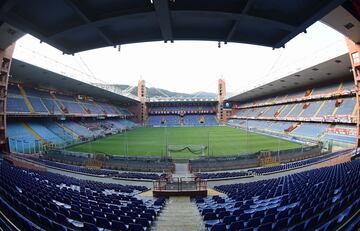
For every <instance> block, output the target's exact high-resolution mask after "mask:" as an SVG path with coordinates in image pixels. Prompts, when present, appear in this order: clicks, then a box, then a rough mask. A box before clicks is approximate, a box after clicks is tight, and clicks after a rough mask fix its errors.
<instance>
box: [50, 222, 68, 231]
mask: <svg viewBox="0 0 360 231" xmlns="http://www.w3.org/2000/svg"><path fill="white" fill-rule="evenodd" d="M52 227H53V229H52V230H54V231H66V228H65V227H64V226H62V225H60V224H58V223H56V222H53V223H52Z"/></svg>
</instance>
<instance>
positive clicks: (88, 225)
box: [84, 222, 99, 231]
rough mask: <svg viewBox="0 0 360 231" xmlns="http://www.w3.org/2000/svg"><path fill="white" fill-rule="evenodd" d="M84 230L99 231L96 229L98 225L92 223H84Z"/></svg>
mask: <svg viewBox="0 0 360 231" xmlns="http://www.w3.org/2000/svg"><path fill="white" fill-rule="evenodd" d="M84 230H86V231H99V229H98V228H97V227H96V225H94V224H92V223H87V222H84Z"/></svg>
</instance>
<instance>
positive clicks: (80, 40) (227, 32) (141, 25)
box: [0, 0, 345, 54]
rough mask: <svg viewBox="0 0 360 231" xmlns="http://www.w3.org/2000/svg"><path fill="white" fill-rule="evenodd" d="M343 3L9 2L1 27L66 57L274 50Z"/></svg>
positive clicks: (1, 7) (1, 8)
mask: <svg viewBox="0 0 360 231" xmlns="http://www.w3.org/2000/svg"><path fill="white" fill-rule="evenodd" d="M344 1H345V0H316V1H314V0H292V1H284V0H283V1H279V0H266V1H265V0H226V1H224V0H210V1H209V0H86V1H80V0H51V1H49V0H31V1H29V0H17V1H15V0H8V1H1V3H0V24H1V21H2V22H5V23H7V24H10V25H11V26H13V27H15V28H17V29H19V30H21V31H23V32H25V33H29V34H31V35H33V36H35V37H37V38H38V39H40V40H41V41H44V42H46V43H48V44H50V45H52V46H54V47H56V48H58V49H60V50H62V51H63V52H64V53H67V54H73V53H76V52H80V51H84V50H90V49H95V48H100V47H106V46H116V45H121V44H128V43H137V42H147V41H161V40H163V41H173V40H209V41H224V42H237V43H249V44H255V45H262V46H269V47H273V48H279V47H282V46H284V45H285V44H286V43H287V42H288V41H289V40H290V39H292V38H293V37H295V36H296V35H297V34H299V33H301V32H304V31H306V28H307V27H309V26H310V25H311V24H313V23H314V22H316V21H318V20H320V19H321V18H322V17H324V16H325V15H327V14H328V13H329V12H331V11H332V10H334V9H335V8H336V7H338V6H339V5H341V4H342V3H343V2H344Z"/></svg>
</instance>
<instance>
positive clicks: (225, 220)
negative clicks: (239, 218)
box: [222, 216, 236, 225]
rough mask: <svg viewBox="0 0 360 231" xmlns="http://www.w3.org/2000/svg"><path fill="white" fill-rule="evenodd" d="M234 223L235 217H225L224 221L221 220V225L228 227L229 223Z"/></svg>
mask: <svg viewBox="0 0 360 231" xmlns="http://www.w3.org/2000/svg"><path fill="white" fill-rule="evenodd" d="M235 221H236V216H226V217H224V219H223V221H222V222H223V223H224V224H225V225H230V224H231V223H233V222H235Z"/></svg>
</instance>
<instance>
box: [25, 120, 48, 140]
mask: <svg viewBox="0 0 360 231" xmlns="http://www.w3.org/2000/svg"><path fill="white" fill-rule="evenodd" d="M21 125H22V126H23V127H24V128H25V129H26V130H27V131H28V132H29V133H30V134H31V135H33V136H34V137H35V138H36V139H37V140H41V141H44V138H42V137H41V136H40V135H39V134H38V133H37V132H36V131H34V129H32V128H31V127H30V126H29V125H27V124H26V123H21Z"/></svg>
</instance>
